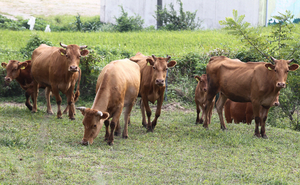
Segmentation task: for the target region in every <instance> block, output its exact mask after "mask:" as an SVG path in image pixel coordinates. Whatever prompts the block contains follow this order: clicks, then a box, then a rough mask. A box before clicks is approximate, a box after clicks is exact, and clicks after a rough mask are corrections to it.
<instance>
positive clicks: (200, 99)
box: [195, 74, 212, 124]
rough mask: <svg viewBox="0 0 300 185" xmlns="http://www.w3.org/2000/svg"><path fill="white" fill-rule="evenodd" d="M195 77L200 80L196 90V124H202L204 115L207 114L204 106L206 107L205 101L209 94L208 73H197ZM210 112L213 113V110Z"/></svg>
mask: <svg viewBox="0 0 300 185" xmlns="http://www.w3.org/2000/svg"><path fill="white" fill-rule="evenodd" d="M195 79H196V80H197V81H198V84H197V87H196V90H195V103H196V109H197V118H196V124H202V123H203V117H204V114H205V111H204V108H205V101H206V95H207V76H206V74H203V75H201V76H198V75H196V76H195ZM201 109H202V115H201V118H200V117H199V114H200V112H201ZM209 114H212V110H211V111H210V113H209Z"/></svg>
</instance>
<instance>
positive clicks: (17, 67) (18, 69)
mask: <svg viewBox="0 0 300 185" xmlns="http://www.w3.org/2000/svg"><path fill="white" fill-rule="evenodd" d="M1 65H2V67H3V68H5V69H6V77H5V78H4V80H5V82H6V83H10V82H11V81H13V80H14V79H16V81H17V82H18V83H19V84H20V86H21V88H22V89H24V90H25V97H26V101H25V105H26V107H27V108H28V109H29V110H32V105H31V103H30V100H29V97H31V99H33V83H32V82H33V80H32V77H31V60H27V61H25V62H19V61H17V60H10V61H9V62H8V63H5V62H2V63H1ZM79 83H80V77H79V79H78V85H77V92H76V94H75V98H74V101H77V99H78V97H79V91H78V88H79ZM39 88H46V89H45V91H46V94H47V93H50V91H51V89H50V88H49V87H46V86H43V85H40V84H39ZM46 98H47V97H46ZM48 98H50V97H49V96H48ZM47 102H50V100H47ZM47 107H51V104H50V105H49V106H47ZM67 111H68V106H67V107H66V109H65V110H64V113H66V112H67ZM47 113H48V114H53V112H52V110H51V109H50V110H47Z"/></svg>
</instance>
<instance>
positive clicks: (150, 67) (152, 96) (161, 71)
mask: <svg viewBox="0 0 300 185" xmlns="http://www.w3.org/2000/svg"><path fill="white" fill-rule="evenodd" d="M170 58H171V57H170V56H167V58H162V57H155V56H154V55H152V57H147V56H145V55H143V54H142V53H140V52H138V53H137V54H136V55H135V56H133V57H131V58H130V60H132V61H134V62H136V63H137V64H138V65H139V66H140V69H141V85H140V92H139V96H141V97H142V101H141V111H142V116H143V120H142V124H143V126H145V127H147V129H148V131H151V132H153V130H154V128H155V126H156V123H157V119H158V117H159V116H160V112H161V106H162V103H163V98H164V92H165V87H166V85H165V80H166V74H167V70H168V68H170V67H174V66H175V65H176V61H174V60H172V61H170V62H168V60H170ZM148 101H150V102H151V103H153V104H154V103H155V101H157V106H156V113H155V118H154V120H153V121H152V122H151V121H150V117H151V109H150V107H149V103H148ZM145 109H146V113H147V117H148V122H147V123H146V116H145Z"/></svg>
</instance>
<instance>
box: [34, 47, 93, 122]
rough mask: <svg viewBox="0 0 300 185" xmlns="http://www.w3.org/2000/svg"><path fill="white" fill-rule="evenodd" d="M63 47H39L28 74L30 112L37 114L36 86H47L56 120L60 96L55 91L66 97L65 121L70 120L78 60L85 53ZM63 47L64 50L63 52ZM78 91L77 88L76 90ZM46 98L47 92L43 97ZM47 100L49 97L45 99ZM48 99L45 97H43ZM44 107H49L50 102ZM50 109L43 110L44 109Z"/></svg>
mask: <svg viewBox="0 0 300 185" xmlns="http://www.w3.org/2000/svg"><path fill="white" fill-rule="evenodd" d="M60 45H61V46H62V47H63V48H59V47H50V46H47V45H45V44H42V45H40V46H39V47H38V48H36V49H35V50H34V51H33V53H32V60H31V61H32V67H31V74H32V78H33V88H34V94H33V108H32V112H36V111H37V94H38V84H42V85H45V86H47V87H51V91H52V94H53V95H54V96H55V98H56V103H57V107H58V109H57V118H61V117H62V114H61V109H60V105H61V97H60V95H59V91H61V92H62V93H63V94H65V95H66V96H67V102H68V105H69V118H70V119H71V120H74V119H75V118H74V113H75V106H74V98H75V96H76V94H75V96H74V92H73V91H74V87H75V84H76V81H77V79H79V77H80V76H79V75H80V68H79V63H80V57H81V56H86V55H87V54H88V53H89V51H88V50H82V49H84V48H87V46H78V45H64V44H62V43H60ZM64 48H65V49H64ZM78 90H79V89H78ZM46 96H47V97H48V96H50V94H49V93H47V95H46ZM49 99H50V98H49ZM47 100H48V98H47ZM47 104H50V102H49V103H48V102H47ZM48 109H51V108H48V107H47V110H48Z"/></svg>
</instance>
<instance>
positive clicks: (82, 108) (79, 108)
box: [76, 107, 86, 111]
mask: <svg viewBox="0 0 300 185" xmlns="http://www.w3.org/2000/svg"><path fill="white" fill-rule="evenodd" d="M76 109H77V110H80V111H85V109H86V108H85V107H76Z"/></svg>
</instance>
